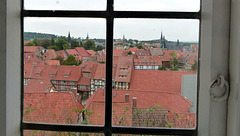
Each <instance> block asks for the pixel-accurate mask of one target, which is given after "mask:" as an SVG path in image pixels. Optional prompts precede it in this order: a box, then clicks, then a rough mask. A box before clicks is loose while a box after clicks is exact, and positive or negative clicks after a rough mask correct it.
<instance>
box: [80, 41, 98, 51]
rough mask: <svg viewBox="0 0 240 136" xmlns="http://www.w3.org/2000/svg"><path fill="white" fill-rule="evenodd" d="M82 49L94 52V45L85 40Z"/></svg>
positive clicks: (92, 42)
mask: <svg viewBox="0 0 240 136" xmlns="http://www.w3.org/2000/svg"><path fill="white" fill-rule="evenodd" d="M83 47H84V48H85V50H95V48H96V47H95V43H94V41H91V40H87V41H86V42H85V43H84V44H83Z"/></svg>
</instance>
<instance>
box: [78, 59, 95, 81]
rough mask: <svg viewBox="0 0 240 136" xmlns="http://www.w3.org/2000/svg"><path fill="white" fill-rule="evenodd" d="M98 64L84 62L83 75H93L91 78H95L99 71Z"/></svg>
mask: <svg viewBox="0 0 240 136" xmlns="http://www.w3.org/2000/svg"><path fill="white" fill-rule="evenodd" d="M97 65H98V63H96V62H92V61H86V62H83V63H82V64H81V65H80V67H81V69H82V72H83V73H91V75H90V78H93V77H94V75H95V72H96V69H97Z"/></svg>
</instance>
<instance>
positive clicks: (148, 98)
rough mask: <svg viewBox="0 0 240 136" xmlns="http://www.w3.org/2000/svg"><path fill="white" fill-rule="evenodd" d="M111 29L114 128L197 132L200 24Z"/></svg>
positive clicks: (126, 22)
mask: <svg viewBox="0 0 240 136" xmlns="http://www.w3.org/2000/svg"><path fill="white" fill-rule="evenodd" d="M114 24H115V27H114V32H115V33H114V51H113V55H114V60H113V61H114V62H113V82H114V85H113V111H112V113H113V125H115V126H133V127H161V128H195V127H196V96H197V69H198V67H197V61H198V35H199V21H198V20H173V19H168V20H167V19H116V20H115V23H114Z"/></svg>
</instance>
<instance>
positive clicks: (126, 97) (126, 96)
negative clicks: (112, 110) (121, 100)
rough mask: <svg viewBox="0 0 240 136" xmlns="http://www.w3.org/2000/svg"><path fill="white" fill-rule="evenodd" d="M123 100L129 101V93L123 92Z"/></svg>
mask: <svg viewBox="0 0 240 136" xmlns="http://www.w3.org/2000/svg"><path fill="white" fill-rule="evenodd" d="M125 102H129V94H125Z"/></svg>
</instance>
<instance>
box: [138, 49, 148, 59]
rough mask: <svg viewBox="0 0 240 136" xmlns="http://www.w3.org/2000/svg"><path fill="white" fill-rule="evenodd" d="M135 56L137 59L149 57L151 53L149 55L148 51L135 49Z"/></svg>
mask: <svg viewBox="0 0 240 136" xmlns="http://www.w3.org/2000/svg"><path fill="white" fill-rule="evenodd" d="M135 55H136V56H137V57H141V56H150V55H151V53H150V51H149V50H144V49H137V50H136V53H135Z"/></svg>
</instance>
